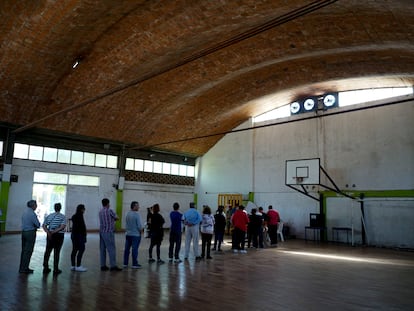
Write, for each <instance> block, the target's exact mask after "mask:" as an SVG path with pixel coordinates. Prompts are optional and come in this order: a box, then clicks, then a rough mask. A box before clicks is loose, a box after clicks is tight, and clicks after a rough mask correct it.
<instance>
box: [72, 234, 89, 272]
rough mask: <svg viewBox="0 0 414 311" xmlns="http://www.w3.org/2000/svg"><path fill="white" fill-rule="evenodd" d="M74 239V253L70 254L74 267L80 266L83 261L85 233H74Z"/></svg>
mask: <svg viewBox="0 0 414 311" xmlns="http://www.w3.org/2000/svg"><path fill="white" fill-rule="evenodd" d="M71 239H72V253H71V254H70V261H71V263H72V266H73V267H75V266H76V267H79V266H80V265H81V263H82V256H83V253H84V252H85V242H86V237H85V235H83V234H73V233H72V235H71Z"/></svg>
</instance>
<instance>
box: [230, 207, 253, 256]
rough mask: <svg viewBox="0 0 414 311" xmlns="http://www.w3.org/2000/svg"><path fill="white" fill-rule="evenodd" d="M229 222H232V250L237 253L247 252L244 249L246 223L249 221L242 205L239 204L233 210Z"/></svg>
mask: <svg viewBox="0 0 414 311" xmlns="http://www.w3.org/2000/svg"><path fill="white" fill-rule="evenodd" d="M231 222H232V224H233V227H234V230H233V245H232V248H233V252H235V253H238V252H239V251H240V253H247V252H246V250H245V249H244V244H245V239H246V232H247V224H248V223H249V216H247V213H246V212H245V211H244V206H243V205H240V206H239V208H238V209H237V210H236V211H235V212H234V214H233V216H232V217H231Z"/></svg>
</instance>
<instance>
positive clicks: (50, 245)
mask: <svg viewBox="0 0 414 311" xmlns="http://www.w3.org/2000/svg"><path fill="white" fill-rule="evenodd" d="M64 237H65V235H64V234H63V233H55V234H52V235H51V237H50V238H49V237H47V238H46V251H45V256H44V258H43V268H46V269H47V268H49V257H50V253H51V252H52V250H53V270H54V271H57V270H59V259H60V250H61V248H62V245H63V239H64Z"/></svg>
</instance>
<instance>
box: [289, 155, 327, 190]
mask: <svg viewBox="0 0 414 311" xmlns="http://www.w3.org/2000/svg"><path fill="white" fill-rule="evenodd" d="M319 168H320V159H319V158H315V159H302V160H287V161H286V181H285V183H286V185H319V184H320V170H319Z"/></svg>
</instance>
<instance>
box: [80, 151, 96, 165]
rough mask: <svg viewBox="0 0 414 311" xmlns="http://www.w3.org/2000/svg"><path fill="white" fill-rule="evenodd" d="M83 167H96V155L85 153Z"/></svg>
mask: <svg viewBox="0 0 414 311" xmlns="http://www.w3.org/2000/svg"><path fill="white" fill-rule="evenodd" d="M83 165H88V166H95V154H94V153H89V152H85V153H84V154H83Z"/></svg>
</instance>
